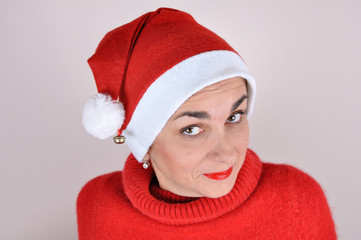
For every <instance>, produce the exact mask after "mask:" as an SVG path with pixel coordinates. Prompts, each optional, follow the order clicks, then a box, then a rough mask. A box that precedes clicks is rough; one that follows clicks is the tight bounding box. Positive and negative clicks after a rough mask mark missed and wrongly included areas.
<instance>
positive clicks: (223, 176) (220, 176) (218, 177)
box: [204, 167, 233, 180]
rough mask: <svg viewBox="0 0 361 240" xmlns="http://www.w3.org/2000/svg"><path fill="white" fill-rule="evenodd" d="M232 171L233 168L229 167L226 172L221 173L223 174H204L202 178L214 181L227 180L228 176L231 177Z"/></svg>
mask: <svg viewBox="0 0 361 240" xmlns="http://www.w3.org/2000/svg"><path fill="white" fill-rule="evenodd" d="M232 170H233V167H231V168H229V169H228V170H226V171H223V172H216V173H205V174H204V176H206V177H208V178H210V179H214V180H224V179H226V178H228V177H229V175H231V173H232Z"/></svg>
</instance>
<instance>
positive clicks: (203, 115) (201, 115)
mask: <svg viewBox="0 0 361 240" xmlns="http://www.w3.org/2000/svg"><path fill="white" fill-rule="evenodd" d="M245 99H247V96H246V95H244V96H242V97H241V98H240V99H238V100H237V101H236V102H235V103H233V105H232V108H231V112H233V111H234V110H236V109H237V108H238V106H239V105H241V104H242V103H243V101H244V100H245ZM184 116H187V117H194V118H199V119H211V116H210V115H209V113H207V112H199V111H186V112H182V113H180V114H178V115H177V116H175V117H174V120H176V119H178V118H180V117H184Z"/></svg>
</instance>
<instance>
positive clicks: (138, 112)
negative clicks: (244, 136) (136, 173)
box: [83, 8, 256, 162]
mask: <svg viewBox="0 0 361 240" xmlns="http://www.w3.org/2000/svg"><path fill="white" fill-rule="evenodd" d="M88 63H89V65H90V67H91V69H92V71H93V74H94V78H95V81H96V85H97V88H98V92H99V93H98V94H97V95H95V96H94V97H92V98H90V99H89V100H88V102H87V103H86V105H85V107H84V111H83V125H84V127H85V129H86V131H87V132H88V133H90V134H92V135H93V136H95V137H98V138H100V139H105V138H108V137H110V136H114V135H117V134H121V135H122V136H124V137H125V139H126V140H125V142H126V143H127V145H128V147H129V148H130V150H131V151H132V153H133V155H134V156H135V158H136V159H137V160H138V161H140V162H141V161H142V160H143V157H144V156H145V155H146V153H147V151H148V149H149V147H150V146H151V145H152V143H153V141H154V140H155V138H156V137H157V135H158V134H159V133H160V131H161V130H162V128H163V127H164V125H165V124H166V123H167V121H168V119H169V118H170V117H171V116H172V115H173V113H174V112H175V111H176V110H177V109H178V108H179V107H180V106H181V105H182V104H183V103H184V102H185V101H186V100H187V99H188V98H189V97H190V96H192V95H193V94H194V93H196V92H197V91H199V90H201V89H203V88H204V87H206V86H208V85H211V84H213V83H216V82H219V81H222V80H225V79H228V78H231V77H236V76H239V77H242V78H244V79H246V81H247V85H248V115H247V117H249V116H250V115H251V113H252V110H253V104H254V98H255V93H256V85H255V80H254V78H253V77H252V76H251V75H250V74H249V72H248V69H247V67H246V65H245V63H244V61H243V60H242V58H241V57H240V56H239V54H238V53H237V52H236V51H235V50H234V49H233V48H232V47H231V46H230V45H229V44H228V43H227V42H226V41H224V40H223V39H222V38H220V37H219V36H218V35H216V34H215V33H213V32H212V31H210V30H208V29H206V28H205V27H203V26H201V25H200V24H198V23H197V22H196V21H195V20H194V19H193V17H192V16H191V15H189V14H187V13H185V12H182V11H178V10H175V9H168V8H160V9H158V10H156V11H154V12H149V13H146V14H144V15H142V16H141V17H139V18H137V19H135V20H134V21H132V22H130V23H128V24H125V25H123V26H120V27H118V28H116V29H114V30H113V31H110V32H109V33H107V34H106V35H105V37H104V38H103V39H102V41H101V42H100V44H99V46H98V48H97V49H96V51H95V53H94V55H93V56H91V57H90V58H89V60H88Z"/></svg>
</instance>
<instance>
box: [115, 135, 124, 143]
mask: <svg viewBox="0 0 361 240" xmlns="http://www.w3.org/2000/svg"><path fill="white" fill-rule="evenodd" d="M113 140H114V143H116V144H123V143H124V142H125V137H124V136H122V135H119V136H115V137H113Z"/></svg>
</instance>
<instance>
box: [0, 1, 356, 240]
mask: <svg viewBox="0 0 361 240" xmlns="http://www.w3.org/2000/svg"><path fill="white" fill-rule="evenodd" d="M160 6H167V7H173V8H178V9H181V10H184V11H187V12H189V13H191V14H192V15H193V16H194V17H195V19H196V20H197V21H198V22H200V23H201V24H203V25H204V26H206V27H208V28H209V29H211V30H213V31H215V32H216V33H218V34H219V35H220V36H222V37H223V38H225V39H226V40H227V41H228V42H229V43H230V44H231V45H232V46H233V47H234V48H235V49H236V50H237V51H238V52H239V53H240V54H241V55H242V57H243V58H244V59H245V61H246V64H247V65H248V67H249V69H250V71H251V73H252V74H253V75H254V76H255V78H256V80H257V85H258V96H257V99H256V106H255V107H256V108H255V112H254V115H253V117H252V118H251V123H250V126H251V143H250V147H251V148H253V149H254V150H255V151H256V152H257V153H258V154H259V156H260V157H261V158H262V159H263V160H264V161H266V162H276V163H288V164H292V165H294V166H296V167H298V168H300V169H302V170H303V171H305V172H307V173H309V174H311V175H312V176H313V177H314V178H315V179H316V180H317V181H318V182H319V183H320V184H321V186H322V187H323V189H324V191H325V194H326V196H327V198H328V201H329V205H330V207H331V210H332V212H333V217H334V220H335V223H336V225H337V232H338V234H339V237H340V239H361V231H360V229H359V228H360V224H361V217H360V216H361V209H360V208H361V207H360V206H361V205H360V202H361V193H360V180H361V177H360V174H359V172H360V170H361V169H360V167H361V163H360V162H361V161H360V156H361V144H360V143H361V139H360V138H361V137H360V136H361V127H360V124H361V114H360V109H361V101H360V100H361V97H360V94H361V81H360V75H361V68H360V57H361V31H360V24H359V23H360V22H361V15H360V14H359V13H360V10H361V4H360V1H356V0H355V1H352V0H339V1H333V0H331V1H330V0H328V1H326V0H324V1H323V0H321V1H320V0H319V1H314V0H303V1H286V0H283V1H282V0H274V1H266V0H262V1H251V0H248V1H239V0H237V1H235V0H234V1H210V0H198V1H190V0H188V1H187V0H186V1H185V0H173V1H149V0H142V1H141V0H135V1H119V0H117V1H115V0H114V1H112V0H107V1H91V0H87V1H85V0H78V1H74V0H72V1H70V0H66V1H65V0H62V1H49V0H47V1H45V0H42V1H40V0H39V1H35V0H34V1H25V0H24V1H1V3H0V18H1V21H0V30H1V33H0V34H1V38H0V53H1V60H0V61H1V64H0V70H1V71H0V74H1V81H0V86H1V95H0V98H1V101H0V104H1V105H0V107H1V110H2V112H1V125H0V126H1V129H0V131H1V134H0V141H1V142H0V148H1V149H0V159H1V162H0V164H1V165H0V171H1V172H0V189H1V197H0V226H1V230H0V239H7V240H13V239H14V240H15V239H16V240H22V239H34V240H35V239H36V240H39V239H52V240H58V239H59V240H64V239H77V226H76V210H75V202H76V197H77V194H78V192H79V191H80V189H81V187H82V186H83V185H84V184H85V183H86V182H87V181H88V180H90V179H91V178H93V177H95V176H98V175H100V174H104V173H108V172H112V171H116V170H121V169H122V168H123V164H124V160H125V158H126V156H127V155H128V153H129V150H128V149H127V148H126V147H125V146H117V145H115V144H113V143H112V140H108V141H100V140H97V139H94V138H93V137H91V136H90V135H88V134H86V133H85V131H84V130H83V127H82V125H81V112H82V107H83V105H84V103H85V101H86V100H87V99H88V98H89V97H90V96H92V95H93V94H95V93H96V87H95V83H94V80H93V76H92V73H91V71H90V68H89V67H88V65H87V62H86V60H87V59H88V58H89V57H90V56H91V54H92V53H93V52H94V51H95V48H96V46H97V45H98V43H99V41H100V40H101V38H102V37H103V36H104V34H105V33H106V32H108V31H110V30H112V29H114V28H115V27H118V26H120V25H122V24H125V23H127V22H129V21H131V20H133V19H135V18H137V17H138V16H140V15H141V14H143V13H145V12H148V11H153V10H155V9H157V8H158V7H160Z"/></svg>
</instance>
